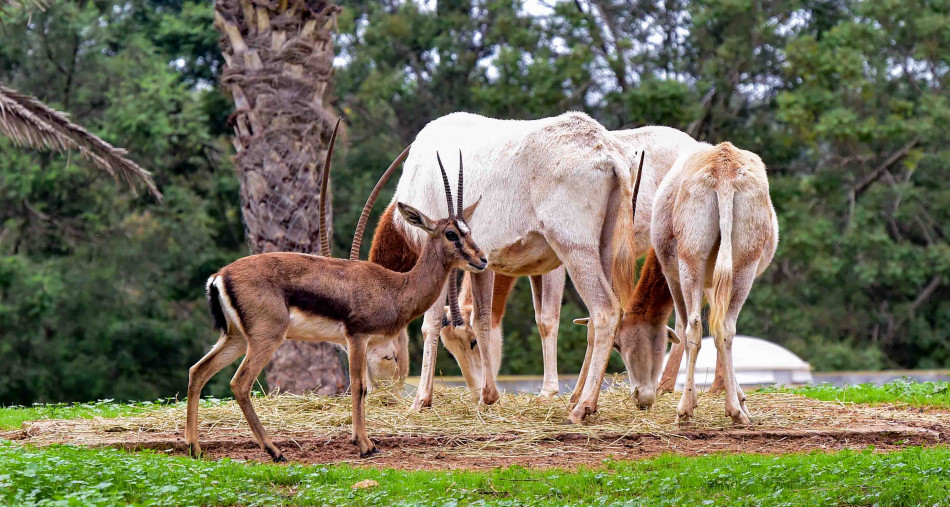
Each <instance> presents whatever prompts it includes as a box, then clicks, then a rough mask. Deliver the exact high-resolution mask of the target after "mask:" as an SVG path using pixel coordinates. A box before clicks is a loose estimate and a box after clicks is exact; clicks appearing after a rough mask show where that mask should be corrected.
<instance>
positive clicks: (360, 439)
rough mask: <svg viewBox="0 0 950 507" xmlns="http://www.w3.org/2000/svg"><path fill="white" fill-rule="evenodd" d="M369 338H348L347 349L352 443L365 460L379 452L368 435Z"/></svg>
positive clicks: (358, 336)
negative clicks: (367, 355) (351, 402)
mask: <svg viewBox="0 0 950 507" xmlns="http://www.w3.org/2000/svg"><path fill="white" fill-rule="evenodd" d="M368 339H369V337H368V336H361V335H357V336H347V337H346V346H347V347H346V348H347V352H348V355H349V359H350V397H351V398H352V399H353V437H352V439H351V441H352V442H353V443H355V444H356V445H357V446H358V447H359V449H360V457H361V458H365V457H367V456H371V455H373V454H376V453H377V452H379V450H378V449H376V445H374V444H373V441H372V440H370V439H369V436H368V435H367V434H366V393H367V389H366V387H367V385H366V379H367V374H366V341H367V340H368Z"/></svg>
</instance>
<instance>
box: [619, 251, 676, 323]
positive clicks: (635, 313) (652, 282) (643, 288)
mask: <svg viewBox="0 0 950 507" xmlns="http://www.w3.org/2000/svg"><path fill="white" fill-rule="evenodd" d="M672 311H673V295H672V294H670V287H669V286H668V285H667V284H666V277H664V276H663V270H662V269H661V268H660V261H659V260H657V258H656V252H655V251H654V250H653V248H650V251H649V252H647V258H646V262H644V264H643V269H642V270H641V271H640V280H639V281H638V282H637V287H636V288H635V289H634V291H633V299H632V300H631V301H629V302H628V304H627V308H624V313H628V314H631V315H632V318H634V319H636V320H637V321H640V322H648V323H650V324H660V323H662V324H666V322H667V321H668V320H669V319H670V313H671V312H672Z"/></svg>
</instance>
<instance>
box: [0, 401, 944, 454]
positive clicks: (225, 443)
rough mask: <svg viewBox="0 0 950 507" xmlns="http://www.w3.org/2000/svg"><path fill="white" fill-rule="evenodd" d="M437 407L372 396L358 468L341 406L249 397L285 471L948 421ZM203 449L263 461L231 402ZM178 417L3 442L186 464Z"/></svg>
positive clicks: (815, 444) (930, 412)
mask: <svg viewBox="0 0 950 507" xmlns="http://www.w3.org/2000/svg"><path fill="white" fill-rule="evenodd" d="M438 393H439V394H438V397H437V399H436V400H435V403H434V408H432V409H427V410H424V411H423V412H422V413H420V414H406V409H407V408H408V405H409V401H408V400H400V399H397V400H393V399H391V398H387V397H386V396H385V395H383V394H378V395H376V396H375V397H372V396H371V400H370V406H369V408H368V412H367V415H368V424H367V427H368V429H369V432H370V437H371V438H373V439H374V441H375V442H376V443H377V446H378V447H379V448H380V450H381V451H382V452H381V453H379V454H377V455H376V456H374V457H372V458H370V459H365V460H361V459H359V458H357V452H356V448H355V446H353V444H351V443H350V442H349V436H350V427H349V398H348V397H336V398H325V397H317V396H291V395H277V396H266V397H263V398H257V399H255V405H256V406H257V410H258V413H259V414H260V416H261V419H262V421H263V423H264V426H265V427H266V428H267V430H268V432H269V433H270V435H271V437H272V438H273V439H274V442H275V443H276V444H277V445H278V446H279V447H280V448H281V449H282V450H283V452H284V454H285V456H286V457H287V458H288V459H290V460H291V461H297V462H302V463H341V462H346V463H352V464H358V465H365V466H373V467H392V468H401V469H454V468H475V469H480V468H494V467H499V466H507V465H512V464H517V465H523V466H532V467H558V468H576V467H577V466H580V465H596V464H598V463H600V462H601V461H603V460H605V459H642V458H646V457H651V456H656V455H658V454H661V453H665V452H673V453H678V454H683V455H701V454H709V453H715V452H737V453H739V452H741V453H766V454H778V453H789V452H803V451H812V450H823V451H832V450H840V449H863V448H866V447H867V446H869V445H874V446H875V447H876V448H877V449H878V450H882V451H886V450H892V449H899V448H903V447H906V446H928V445H937V444H945V443H946V442H947V441H948V439H950V412H948V411H945V410H935V409H926V410H922V409H914V408H910V407H906V406H874V407H871V406H862V405H854V404H845V403H838V402H823V401H817V400H811V399H807V398H803V397H799V396H795V395H790V394H784V393H752V394H750V395H749V399H748V401H747V404H748V406H749V409H750V411H751V412H752V416H753V424H752V425H751V426H749V427H745V428H736V427H734V426H732V425H731V423H730V422H729V420H728V418H726V417H725V416H724V415H722V414H723V408H722V407H723V400H722V397H721V396H715V395H709V394H703V395H701V396H700V407H698V408H697V412H696V418H695V420H694V422H693V424H692V425H690V426H689V427H678V426H677V425H676V424H675V422H674V419H675V413H676V411H675V404H676V401H677V400H678V398H677V397H676V396H669V395H667V396H664V397H662V398H661V399H660V400H659V402H658V404H657V405H656V406H655V407H654V408H653V409H652V410H650V411H640V410H637V409H636V407H635V406H634V404H633V403H631V402H630V401H629V395H627V394H626V392H625V391H624V390H622V389H619V388H618V389H610V390H608V391H605V392H604V394H603V395H602V398H601V402H602V403H601V406H600V408H599V413H598V414H595V415H594V416H592V417H591V419H590V421H589V423H588V424H585V425H582V426H574V425H568V424H565V423H564V420H565V416H566V414H567V404H566V400H565V399H564V398H555V399H553V400H539V399H538V398H537V397H534V396H530V395H504V396H503V398H502V400H501V402H500V403H499V404H497V405H493V406H491V407H478V406H476V405H475V404H473V403H471V402H470V401H468V399H467V395H466V393H465V392H464V391H463V390H461V389H445V390H441V391H439V392H438ZM199 415H200V418H201V428H200V432H201V445H202V447H203V449H204V451H205V454H206V456H207V457H210V458H212V459H218V458H223V457H230V458H232V459H240V460H256V461H266V460H268V456H267V455H266V454H265V453H264V452H263V451H261V449H260V447H259V446H258V445H257V442H256V441H255V440H254V438H253V437H252V436H251V433H250V430H249V429H248V427H247V423H246V422H245V421H244V420H243V416H242V415H241V413H240V410H239V409H237V407H236V406H235V405H234V403H233V402H231V403H226V404H222V405H218V406H207V407H202V408H201V410H200V411H199ZM184 422H185V416H184V407H173V408H168V409H163V410H159V411H157V412H152V413H148V414H144V415H141V416H136V417H124V418H115V419H91V420H89V419H87V420H69V421H35V422H31V423H25V424H24V426H23V428H22V429H21V430H20V431H16V432H10V433H7V434H0V437H3V438H8V439H15V440H18V441H20V442H22V443H28V444H32V445H49V444H53V443H71V444H77V445H86V446H110V447H119V448H124V449H129V450H136V449H155V450H161V451H165V452H169V453H172V454H186V453H187V446H186V444H185V441H184V430H183V427H184Z"/></svg>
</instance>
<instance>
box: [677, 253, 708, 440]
mask: <svg viewBox="0 0 950 507" xmlns="http://www.w3.org/2000/svg"><path fill="white" fill-rule="evenodd" d="M703 269H704V266H703V264H702V262H698V261H696V260H695V259H690V260H685V259H683V258H682V257H681V258H680V261H679V272H680V284H681V286H682V293H683V299H684V301H685V303H686V315H687V322H686V350H687V352H688V354H689V355H688V359H687V360H688V363H687V366H686V385H685V386H684V388H683V397H682V398H681V399H680V402H679V406H678V407H677V409H676V414H677V416H676V421H677V422H678V423H681V424H687V423H689V419H690V418H691V417H692V416H693V409H694V408H696V403H697V402H696V357H697V355H699V347H700V346H701V345H702V339H703V321H702V316H701V311H702V304H703V280H704V276H705V275H704V273H703Z"/></svg>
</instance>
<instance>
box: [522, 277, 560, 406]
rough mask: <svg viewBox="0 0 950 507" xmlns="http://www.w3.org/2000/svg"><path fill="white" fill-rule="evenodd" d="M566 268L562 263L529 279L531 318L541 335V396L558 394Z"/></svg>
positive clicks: (548, 396) (547, 396)
mask: <svg viewBox="0 0 950 507" xmlns="http://www.w3.org/2000/svg"><path fill="white" fill-rule="evenodd" d="M566 276H567V270H566V269H565V268H564V266H561V267H559V268H557V269H555V270H554V271H551V272H549V273H546V274H544V275H535V276H532V277H531V278H530V280H531V294H532V295H533V296H534V319H535V322H537V324H538V333H539V334H540V335H541V352H542V356H543V358H544V382H543V383H542V384H541V393H540V396H541V397H543V398H550V397H552V396H557V393H558V378H557V332H558V325H559V324H560V319H561V300H562V299H563V296H564V282H565V278H566Z"/></svg>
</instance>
